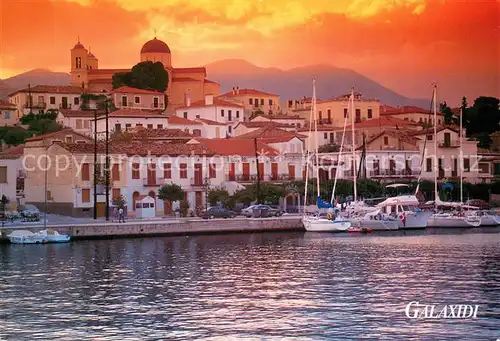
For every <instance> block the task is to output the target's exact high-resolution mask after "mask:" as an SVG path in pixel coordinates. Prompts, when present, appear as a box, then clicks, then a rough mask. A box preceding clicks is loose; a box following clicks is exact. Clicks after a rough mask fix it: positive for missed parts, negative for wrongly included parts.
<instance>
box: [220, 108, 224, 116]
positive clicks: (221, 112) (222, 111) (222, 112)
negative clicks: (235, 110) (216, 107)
mask: <svg viewBox="0 0 500 341" xmlns="http://www.w3.org/2000/svg"><path fill="white" fill-rule="evenodd" d="M220 117H224V109H221V111H220Z"/></svg>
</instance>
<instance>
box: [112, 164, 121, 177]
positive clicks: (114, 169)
mask: <svg viewBox="0 0 500 341" xmlns="http://www.w3.org/2000/svg"><path fill="white" fill-rule="evenodd" d="M111 178H112V179H113V181H120V165H119V164H117V163H115V164H113V166H112V168H111Z"/></svg>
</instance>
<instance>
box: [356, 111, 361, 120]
mask: <svg viewBox="0 0 500 341" xmlns="http://www.w3.org/2000/svg"><path fill="white" fill-rule="evenodd" d="M359 122H361V109H356V123H359Z"/></svg>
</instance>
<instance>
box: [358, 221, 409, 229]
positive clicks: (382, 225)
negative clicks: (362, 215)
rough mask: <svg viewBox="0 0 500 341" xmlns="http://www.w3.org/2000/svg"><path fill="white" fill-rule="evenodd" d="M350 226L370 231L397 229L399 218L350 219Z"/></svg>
mask: <svg viewBox="0 0 500 341" xmlns="http://www.w3.org/2000/svg"><path fill="white" fill-rule="evenodd" d="M350 221H351V223H352V226H355V227H358V228H360V229H369V230H372V231H394V230H399V223H400V221H399V220H375V219H350Z"/></svg>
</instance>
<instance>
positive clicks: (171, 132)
mask: <svg viewBox="0 0 500 341" xmlns="http://www.w3.org/2000/svg"><path fill="white" fill-rule="evenodd" d="M128 132H129V133H130V134H132V135H133V138H147V139H171V138H175V139H191V138H193V137H194V136H193V135H191V134H189V133H187V132H185V131H184V130H182V129H148V128H144V127H135V128H134V129H132V130H129V131H128Z"/></svg>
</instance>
